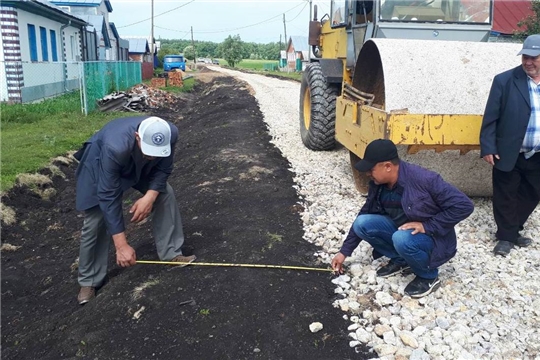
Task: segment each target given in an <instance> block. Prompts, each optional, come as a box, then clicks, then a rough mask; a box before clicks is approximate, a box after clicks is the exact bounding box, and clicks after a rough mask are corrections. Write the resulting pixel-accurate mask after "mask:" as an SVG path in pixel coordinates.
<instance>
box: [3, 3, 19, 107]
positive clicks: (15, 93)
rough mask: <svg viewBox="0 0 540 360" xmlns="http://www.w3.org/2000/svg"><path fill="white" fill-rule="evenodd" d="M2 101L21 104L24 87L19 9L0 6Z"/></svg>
mask: <svg viewBox="0 0 540 360" xmlns="http://www.w3.org/2000/svg"><path fill="white" fill-rule="evenodd" d="M0 10H1V11H0V23H1V26H0V32H1V34H0V49H1V51H0V61H1V63H0V101H10V102H20V101H21V90H20V88H21V86H23V85H24V81H23V78H22V66H21V62H20V61H21V45H20V40H19V23H18V19H17V9H15V8H12V7H8V6H0Z"/></svg>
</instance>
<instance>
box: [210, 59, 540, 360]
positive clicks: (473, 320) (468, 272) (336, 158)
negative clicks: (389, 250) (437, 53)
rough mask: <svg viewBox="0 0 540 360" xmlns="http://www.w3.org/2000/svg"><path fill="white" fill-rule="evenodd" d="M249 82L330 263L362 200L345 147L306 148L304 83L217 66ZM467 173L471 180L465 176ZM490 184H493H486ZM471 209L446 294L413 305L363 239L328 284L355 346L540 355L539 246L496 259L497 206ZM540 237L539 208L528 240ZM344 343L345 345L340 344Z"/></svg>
mask: <svg viewBox="0 0 540 360" xmlns="http://www.w3.org/2000/svg"><path fill="white" fill-rule="evenodd" d="M212 69H214V70H217V71H222V72H224V73H227V74H229V75H233V76H236V77H237V78H239V79H242V80H244V81H246V82H248V83H249V84H250V85H251V87H252V88H253V89H254V91H255V96H256V98H257V100H258V102H259V105H260V108H261V111H262V113H263V114H264V121H265V122H266V123H267V124H268V127H269V131H270V134H271V136H272V138H273V140H272V142H273V143H274V144H275V145H276V146H277V147H278V148H279V149H280V150H281V152H282V153H283V155H284V156H285V157H286V158H287V159H288V160H289V162H290V164H291V170H292V171H293V172H294V174H295V176H294V180H295V182H296V188H297V191H298V194H299V196H300V199H301V202H302V205H304V207H305V212H304V213H303V215H302V220H303V222H304V231H305V233H304V238H305V239H306V240H307V241H309V242H311V243H315V244H317V245H318V246H320V249H321V250H320V251H319V252H317V254H315V255H316V256H318V257H320V258H321V259H322V260H323V261H324V262H326V263H330V260H331V258H332V257H333V255H334V254H335V253H336V252H338V251H339V248H340V246H341V243H342V241H343V240H344V238H345V236H346V234H347V232H348V230H349V227H350V225H351V223H352V221H353V220H354V218H355V216H356V214H357V213H358V211H359V209H360V207H361V206H362V204H363V202H364V198H363V197H362V196H361V195H360V194H358V193H357V192H356V190H355V188H354V184H353V181H352V175H351V172H350V166H349V161H348V159H349V156H348V151H347V150H345V149H340V150H336V151H331V152H313V151H310V150H307V149H306V148H305V147H304V146H303V144H302V141H301V140H300V134H299V124H298V122H299V120H298V101H299V100H298V98H299V90H300V85H299V83H295V82H291V81H282V80H277V79H273V78H268V77H264V76H261V75H254V74H246V73H241V72H236V71H231V70H226V69H221V68H218V67H212ZM464 176H466V174H464ZM486 181H489V179H486ZM473 200H474V204H475V211H474V213H473V214H472V215H471V216H470V217H469V218H468V219H466V220H465V221H463V222H461V223H460V224H459V225H458V226H457V232H458V253H457V255H456V257H455V258H454V259H452V260H451V261H450V262H448V263H446V264H444V265H443V266H442V267H441V268H440V278H441V280H442V286H441V288H440V289H439V290H438V291H436V292H435V293H433V294H431V295H429V296H427V297H425V298H422V299H418V300H415V299H411V298H410V297H408V296H405V295H404V293H403V289H404V288H405V286H406V285H407V283H408V282H409V281H411V280H412V278H413V275H409V276H407V277H402V276H395V277H390V278H386V279H381V278H377V277H376V275H375V271H376V269H377V268H378V267H379V266H380V265H381V261H380V260H377V261H372V260H371V249H370V247H369V245H367V244H366V243H365V242H363V243H361V245H360V246H359V247H358V248H357V249H356V251H355V252H354V254H353V256H352V257H350V258H348V259H347V262H346V264H348V272H347V274H346V275H342V276H340V277H338V278H336V279H334V280H333V281H332V282H333V283H334V284H336V289H335V292H336V294H338V296H339V297H340V298H341V299H339V300H336V301H335V302H334V304H333V306H335V307H340V308H341V309H343V310H344V318H345V319H348V322H344V324H343V327H344V329H348V331H349V333H350V343H349V346H352V347H355V346H358V345H359V344H367V345H368V346H369V347H371V348H372V349H373V351H375V352H376V353H377V354H378V356H379V357H380V358H381V359H407V358H410V359H480V358H482V359H540V296H539V294H540V244H539V242H538V241H535V242H534V243H533V245H532V246H531V247H529V248H526V249H515V250H513V251H512V253H511V255H510V256H508V257H507V258H501V257H495V256H494V255H493V254H492V249H493V246H494V242H493V240H494V238H495V236H494V232H495V230H494V229H495V224H494V221H493V217H492V212H491V201H490V200H489V199H485V198H476V199H473ZM539 234H540V208H537V209H536V211H535V212H534V213H533V214H532V215H531V217H530V219H529V221H528V223H527V224H526V231H525V232H524V234H523V235H526V236H531V237H533V238H534V237H536V238H537V239H538V237H539ZM344 346H346V345H344Z"/></svg>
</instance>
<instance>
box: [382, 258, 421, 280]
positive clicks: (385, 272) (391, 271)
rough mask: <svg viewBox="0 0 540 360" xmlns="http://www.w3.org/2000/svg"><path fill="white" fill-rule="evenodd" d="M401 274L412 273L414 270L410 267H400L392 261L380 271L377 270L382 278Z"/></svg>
mask: <svg viewBox="0 0 540 360" xmlns="http://www.w3.org/2000/svg"><path fill="white" fill-rule="evenodd" d="M399 273H403V274H404V275H407V274H410V273H412V270H411V268H410V266H409V265H407V264H405V265H400V264H396V263H395V262H392V261H390V262H389V263H388V264H386V265H384V266H383V267H381V268H380V269H379V270H377V276H380V277H383V278H384V277H389V276H392V275H396V274H399Z"/></svg>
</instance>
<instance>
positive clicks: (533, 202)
mask: <svg viewBox="0 0 540 360" xmlns="http://www.w3.org/2000/svg"><path fill="white" fill-rule="evenodd" d="M492 179H493V217H494V218H495V223H496V224H497V240H505V241H511V242H516V240H517V238H518V237H519V231H521V230H523V226H524V224H525V222H526V221H527V219H528V218H529V215H531V213H532V212H533V211H534V209H535V208H536V206H537V205H538V202H539V201H540V152H539V153H536V154H534V155H533V156H532V157H531V158H529V159H525V157H524V156H523V154H519V157H518V160H517V162H516V165H515V166H514V168H513V169H512V170H511V171H508V172H506V171H501V170H497V169H496V168H493V178H492Z"/></svg>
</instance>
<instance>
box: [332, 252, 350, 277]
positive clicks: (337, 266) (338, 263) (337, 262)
mask: <svg viewBox="0 0 540 360" xmlns="http://www.w3.org/2000/svg"><path fill="white" fill-rule="evenodd" d="M346 258H347V257H346V256H345V255H343V254H342V253H337V254H336V256H334V258H333V259H332V269H334V272H335V273H336V275H339V274H343V262H344V261H345V259H346Z"/></svg>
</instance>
